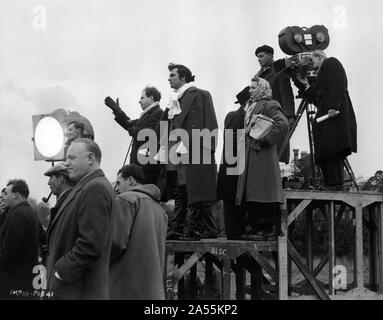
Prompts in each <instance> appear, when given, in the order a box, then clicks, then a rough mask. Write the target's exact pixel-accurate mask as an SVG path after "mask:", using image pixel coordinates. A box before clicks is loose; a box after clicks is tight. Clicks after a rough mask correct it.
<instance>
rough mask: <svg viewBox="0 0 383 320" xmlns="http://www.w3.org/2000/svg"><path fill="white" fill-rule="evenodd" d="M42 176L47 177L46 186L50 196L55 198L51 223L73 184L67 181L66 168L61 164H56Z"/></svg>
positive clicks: (67, 173)
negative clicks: (49, 190)
mask: <svg viewBox="0 0 383 320" xmlns="http://www.w3.org/2000/svg"><path fill="white" fill-rule="evenodd" d="M44 175H45V176H47V177H49V180H48V186H49V188H50V189H51V192H52V194H53V195H55V196H56V205H55V206H54V207H53V208H52V209H51V218H50V221H52V220H53V218H54V216H55V215H56V213H57V211H58V209H59V208H60V206H61V204H62V203H63V202H64V200H65V199H66V197H67V195H68V193H69V191H70V190H71V189H72V187H73V185H74V183H73V182H72V181H71V180H70V179H69V172H68V168H67V167H66V166H65V165H64V164H63V163H59V164H56V165H55V166H53V167H52V168H50V169H49V170H47V171H46V172H45V173H44Z"/></svg>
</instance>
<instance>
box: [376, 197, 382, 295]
mask: <svg viewBox="0 0 383 320" xmlns="http://www.w3.org/2000/svg"><path fill="white" fill-rule="evenodd" d="M377 206H378V212H377V225H378V245H377V247H378V257H377V260H378V279H377V280H378V293H383V202H380V203H379V204H378V205H377Z"/></svg>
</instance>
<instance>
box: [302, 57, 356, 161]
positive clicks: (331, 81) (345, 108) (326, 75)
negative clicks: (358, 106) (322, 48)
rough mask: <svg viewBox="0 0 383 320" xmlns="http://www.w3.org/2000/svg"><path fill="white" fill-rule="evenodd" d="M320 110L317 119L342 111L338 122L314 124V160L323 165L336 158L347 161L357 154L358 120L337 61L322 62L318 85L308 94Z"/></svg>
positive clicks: (329, 121)
mask: <svg viewBox="0 0 383 320" xmlns="http://www.w3.org/2000/svg"><path fill="white" fill-rule="evenodd" d="M305 96H306V97H308V98H309V99H311V100H313V101H314V103H315V105H316V106H317V108H318V110H317V114H316V118H319V117H321V116H323V115H325V114H327V113H328V110H329V109H335V110H339V111H340V114H339V115H338V116H336V117H335V118H332V119H328V120H325V121H323V122H321V123H318V124H317V123H316V121H314V126H313V133H314V147H315V160H316V162H317V163H321V162H322V161H323V160H326V159H328V158H330V157H333V156H341V157H347V156H348V155H350V154H351V153H352V152H356V151H357V140H356V132H357V126H356V119H355V113H354V109H353V107H352V103H351V99H350V96H349V94H348V90H347V76H346V72H345V70H344V68H343V66H342V64H341V63H340V62H339V60H337V59H336V58H328V59H326V60H324V61H323V62H322V65H321V68H320V70H319V73H318V77H317V81H316V83H315V86H314V87H313V88H310V89H309V90H307V92H305Z"/></svg>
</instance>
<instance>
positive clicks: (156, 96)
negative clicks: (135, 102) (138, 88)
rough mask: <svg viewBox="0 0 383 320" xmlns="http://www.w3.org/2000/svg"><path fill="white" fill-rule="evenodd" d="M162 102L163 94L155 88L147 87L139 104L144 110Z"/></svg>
mask: <svg viewBox="0 0 383 320" xmlns="http://www.w3.org/2000/svg"><path fill="white" fill-rule="evenodd" d="M160 100H161V93H160V92H159V91H158V90H157V89H156V88H155V87H146V88H145V89H144V90H142V92H141V98H140V101H139V104H140V105H141V108H142V110H145V109H146V108H147V107H150V106H151V105H152V104H153V103H155V102H159V101H160Z"/></svg>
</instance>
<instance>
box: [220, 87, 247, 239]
mask: <svg viewBox="0 0 383 320" xmlns="http://www.w3.org/2000/svg"><path fill="white" fill-rule="evenodd" d="M249 89H250V87H249V86H247V87H245V88H244V89H243V90H242V91H241V92H239V93H238V94H237V96H236V97H237V101H236V102H235V103H239V104H240V107H239V108H238V109H237V110H235V111H231V112H229V113H228V114H227V116H226V118H225V129H224V132H225V133H224V137H223V150H222V163H221V165H220V167H219V172H218V181H217V194H218V200H223V212H224V217H225V229H226V235H227V238H228V239H229V240H235V239H239V238H240V236H241V235H242V234H244V232H245V223H246V216H245V214H246V210H245V206H244V205H236V204H235V199H236V194H237V182H238V175H235V174H230V172H228V168H234V167H237V166H238V163H228V160H227V158H226V151H227V144H229V143H231V144H232V145H233V147H232V149H231V150H233V154H232V157H233V158H238V149H237V146H238V144H237V131H238V130H239V129H244V122H245V114H246V112H245V107H246V104H247V102H248V101H249V99H250V93H249ZM227 130H233V135H232V137H233V138H232V139H229V141H227V140H226V132H227ZM229 162H230V161H229Z"/></svg>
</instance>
